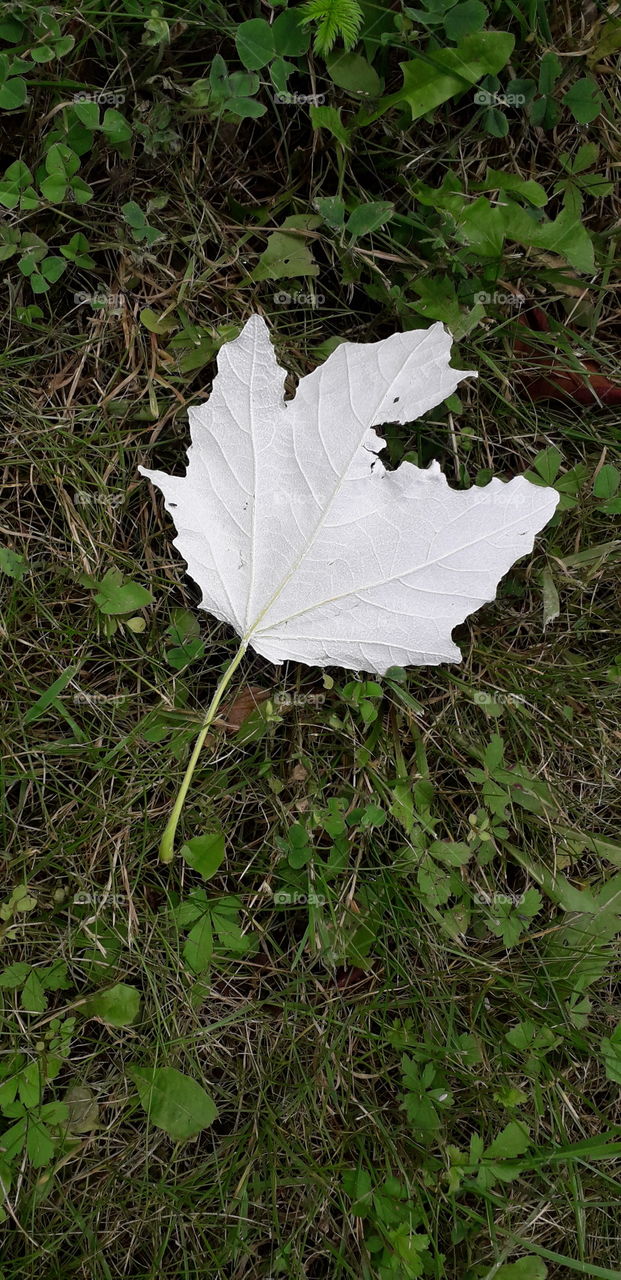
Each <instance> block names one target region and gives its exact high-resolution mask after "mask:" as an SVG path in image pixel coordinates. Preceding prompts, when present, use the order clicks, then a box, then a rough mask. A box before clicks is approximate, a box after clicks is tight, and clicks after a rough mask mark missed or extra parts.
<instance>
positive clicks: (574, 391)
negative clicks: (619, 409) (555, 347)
mask: <svg viewBox="0 0 621 1280" xmlns="http://www.w3.org/2000/svg"><path fill="white" fill-rule="evenodd" d="M518 323H519V324H520V325H522V326H523V328H525V329H526V330H528V329H531V330H532V331H533V333H549V332H550V321H549V320H548V317H547V315H546V313H545V311H542V310H541V307H531V308H530V309H529V310H528V311H526V312H521V314H520V315H519V316H518ZM515 350H516V351H519V352H520V353H521V354H523V355H525V356H528V365H527V367H526V368H524V369H523V370H521V371H520V373H519V378H520V381H521V382H522V383H523V385H524V386H525V387H526V389H527V391H528V394H529V396H530V399H531V400H570V401H572V400H573V401H574V402H575V403H577V404H584V405H591V406H593V405H596V404H598V403H600V404H605V405H610V404H613V405H614V404H621V386H617V385H615V383H614V382H611V381H610V379H609V378H607V377H605V376H604V374H602V373H599V372H598V369H599V365H597V364H596V363H595V361H594V360H580V361H579V363H580V365H581V366H582V369H583V370H584V373H579V372H578V371H577V370H571V369H566V368H564V367H563V365H562V364H561V359H562V357H561V356H560V355H559V356H557V355H556V354H555V353H554V351H542V350H541V348H540V347H539V346H537V345H536V343H534V342H532V341H529V339H528V338H527V337H524V338H517V339H516V342H515ZM539 371H541V372H539Z"/></svg>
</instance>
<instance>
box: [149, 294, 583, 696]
mask: <svg viewBox="0 0 621 1280" xmlns="http://www.w3.org/2000/svg"><path fill="white" fill-rule="evenodd" d="M450 350H451V337H450V334H448V333H447V332H446V330H445V329H444V328H443V326H442V325H441V324H434V325H432V326H431V328H430V329H426V330H421V329H417V330H414V331H411V332H409V333H396V334H394V335H393V336H392V337H390V338H385V339H383V341H381V342H373V343H364V344H362V343H351V342H345V343H342V344H341V345H340V346H339V347H337V349H336V350H335V351H334V352H333V353H332V355H331V356H330V357H329V358H328V359H327V360H326V361H325V363H324V364H322V365H320V366H319V368H317V369H315V370H314V372H313V373H311V374H308V376H307V377H305V378H302V379H301V381H300V383H299V386H298V389H297V393H296V396H295V398H294V399H293V400H290V401H288V402H285V401H284V398H283V393H284V380H285V371H284V370H283V369H282V368H281V367H280V366H279V365H278V363H277V362H276V358H275V355H274V351H273V348H272V344H271V341H270V337H269V332H268V329H267V325H266V323H265V321H264V320H263V319H262V318H261V317H259V316H252V317H251V319H250V320H249V321H248V323H247V324H246V326H245V328H244V329H243V331H242V333H241V334H240V335H239V337H238V338H236V339H235V340H234V341H233V342H228V343H226V344H225V345H224V346H223V347H222V348H221V350H220V353H219V357H218V376H217V377H216V379H215V380H214V384H213V389H212V392H211V396H210V398H209V401H208V402H207V403H206V404H202V405H200V406H198V407H197V408H193V409H190V411H189V415H190V428H191V434H192V444H191V446H190V448H189V450H188V469H187V474H186V476H185V477H184V478H181V477H178V476H170V475H166V474H165V473H164V472H162V471H149V470H147V469H146V468H144V467H140V471H141V472H142V474H143V475H145V476H148V477H149V478H150V479H151V480H152V481H153V483H154V484H156V485H158V487H159V488H160V489H161V490H162V493H163V495H164V500H165V505H166V510H167V511H169V512H170V513H171V515H172V517H173V519H174V521H175V524H176V526H177V531H178V533H177V537H176V538H175V541H174V545H175V546H176V547H177V548H178V550H179V552H180V553H181V555H182V556H183V557H184V559H185V560H186V561H187V565H188V573H189V574H190V576H191V577H192V578H193V579H194V581H195V582H196V583H198V585H199V586H200V588H201V590H202V592H203V599H202V601H201V606H202V608H204V609H207V610H208V611H209V612H210V613H212V614H215V616H216V617H217V618H220V619H221V620H222V621H224V622H230V623H231V625H232V626H233V627H234V628H235V630H236V631H237V632H238V634H239V635H240V636H242V637H243V639H244V640H245V642H246V643H248V644H250V645H251V646H252V648H254V649H256V651H257V653H260V654H262V655H263V657H265V658H269V659H270V660H271V661H272V662H276V663H280V662H282V661H283V660H284V659H286V658H292V659H295V660H297V661H298V662H305V663H308V664H313V665H317V666H326V665H332V666H340V667H348V668H352V669H353V670H355V671H368V672H376V673H378V674H380V675H381V674H383V673H384V672H385V671H386V670H387V669H388V668H389V667H391V666H394V665H398V666H407V665H408V664H417V665H425V664H436V663H439V662H460V661H461V654H460V651H459V649H458V648H457V647H456V645H454V644H453V643H452V641H451V631H452V629H453V627H455V626H457V624H458V623H460V622H463V620H464V618H466V617H467V616H468V614H469V613H472V612H473V611H474V610H475V609H478V608H479V607H480V605H482V604H483V603H484V602H485V601H489V600H493V599H494V596H495V592H496V586H497V584H498V582H499V580H500V578H501V577H502V576H503V574H504V573H506V572H507V570H508V569H509V568H510V566H511V565H512V564H513V563H514V561H515V560H518V559H519V558H520V557H521V556H523V555H525V554H526V553H527V552H530V551H532V547H533V542H534V538H535V534H536V533H538V531H539V530H540V529H542V528H543V526H544V525H545V524H547V522H548V520H549V519H550V517H551V516H552V514H553V512H554V509H555V507H556V504H557V502H558V499H559V495H558V494H557V493H556V492H555V490H554V489H549V488H544V487H542V486H539V485H533V484H531V483H530V481H528V480H526V479H524V477H522V476H518V477H517V478H516V479H514V480H511V481H510V482H509V483H508V484H503V483H502V482H501V481H500V480H492V481H490V483H489V484H488V485H486V486H485V487H484V488H472V489H469V490H463V491H458V490H455V489H451V488H449V485H448V484H447V481H446V478H445V476H444V475H443V474H442V472H441V471H440V467H439V465H438V463H437V462H433V463H432V464H431V466H430V467H429V468H428V469H427V470H421V469H420V468H418V467H415V466H413V465H412V464H411V463H409V462H402V463H401V465H400V466H399V467H398V468H397V469H396V470H395V471H387V470H386V469H385V467H384V466H383V464H382V462H381V461H380V459H379V458H378V457H377V456H376V455H377V454H378V453H379V451H380V449H382V448H383V446H384V443H385V442H384V440H383V439H382V438H381V437H380V436H378V435H377V434H376V432H375V431H374V430H373V427H375V426H381V425H382V424H385V423H392V422H400V423H406V422H411V421H413V420H414V419H415V418H418V417H420V415H421V414H422V413H425V412H426V411H427V410H428V409H432V408H434V406H435V405H438V404H440V403H441V402H442V401H443V400H445V399H446V398H447V396H450V395H451V394H452V393H453V392H454V391H455V388H456V387H457V385H458V383H459V382H460V381H461V379H462V378H464V377H467V376H470V374H469V373H468V372H467V371H465V370H461V369H451V368H450V367H449V356H450ZM473 376H476V375H473Z"/></svg>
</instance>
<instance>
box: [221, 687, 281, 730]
mask: <svg viewBox="0 0 621 1280" xmlns="http://www.w3.org/2000/svg"><path fill="white" fill-rule="evenodd" d="M271 696H272V691H271V689H263V688H262V687H261V685H259V684H247V685H244V686H243V687H242V688H241V689H240V690H239V693H238V694H236V696H235V698H232V699H231V701H230V702H226V703H225V704H224V706H223V708H222V712H221V714H220V715H219V716H218V718H217V719H216V721H215V724H217V725H218V727H219V728H220V729H228V730H229V731H230V732H231V733H235V732H236V731H237V730H238V729H241V726H242V725H243V723H244V720H247V719H248V716H249V715H251V713H252V712H253V711H254V710H255V709H256V707H258V706H259V704H260V703H261V702H266V701H267V699H268V698H271Z"/></svg>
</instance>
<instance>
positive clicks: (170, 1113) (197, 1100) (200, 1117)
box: [128, 1067, 218, 1142]
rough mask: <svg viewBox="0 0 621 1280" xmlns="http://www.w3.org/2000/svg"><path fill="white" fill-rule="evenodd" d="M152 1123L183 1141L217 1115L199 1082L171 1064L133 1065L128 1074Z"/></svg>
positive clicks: (203, 1127)
mask: <svg viewBox="0 0 621 1280" xmlns="http://www.w3.org/2000/svg"><path fill="white" fill-rule="evenodd" d="M128 1074H129V1075H130V1076H131V1078H132V1080H133V1081H134V1084H135V1085H136V1088H137V1090H138V1096H139V1098H140V1102H141V1105H142V1106H143V1107H144V1109H145V1111H146V1112H147V1115H148V1117H149V1120H150V1122H151V1124H154V1125H157V1127H158V1129H163V1130H164V1132H165V1133H167V1134H168V1135H169V1137H171V1138H174V1140H175V1142H186V1141H187V1139H188V1138H193V1137H195V1136H196V1134H197V1133H200V1132H201V1130H202V1129H207V1128H208V1126H209V1125H210V1124H213V1122H214V1120H215V1119H216V1118H217V1115H218V1112H217V1109H216V1105H215V1103H214V1101H213V1099H212V1098H210V1096H209V1094H208V1093H206V1092H205V1090H204V1089H203V1087H202V1085H200V1084H199V1083H198V1081H197V1080H193V1079H192V1078H191V1076H185V1075H183V1074H182V1072H181V1071H177V1070H176V1069H175V1068H174V1067H132V1068H130V1070H129V1073H128Z"/></svg>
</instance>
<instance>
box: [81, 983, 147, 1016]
mask: <svg viewBox="0 0 621 1280" xmlns="http://www.w3.org/2000/svg"><path fill="white" fill-rule="evenodd" d="M139 1010H140V992H139V991H138V990H137V988H136V987H130V986H128V985H127V984H126V983H124V982H119V983H117V985H116V986H115V987H110V988H109V989H108V990H107V991H97V992H96V993H95V995H93V996H90V998H89V999H88V1000H87V1002H86V1004H85V1005H84V1006H83V1012H84V1013H85V1014H86V1015H87V1017H89V1018H93V1017H95V1018H101V1020H102V1022H107V1023H109V1025H110V1026H111V1027H129V1026H131V1024H132V1022H135V1021H136V1018H137V1017H138V1012H139Z"/></svg>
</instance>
